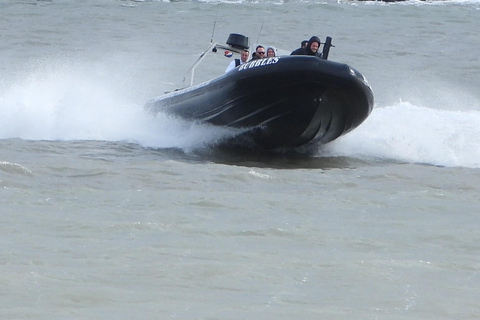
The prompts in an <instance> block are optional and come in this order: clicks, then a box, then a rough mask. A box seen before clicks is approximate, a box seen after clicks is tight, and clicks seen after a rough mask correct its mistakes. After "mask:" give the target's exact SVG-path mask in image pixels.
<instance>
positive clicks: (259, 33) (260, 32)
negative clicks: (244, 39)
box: [257, 20, 265, 44]
mask: <svg viewBox="0 0 480 320" xmlns="http://www.w3.org/2000/svg"><path fill="white" fill-rule="evenodd" d="M264 23H265V20H263V22H262V26H261V27H260V31H259V32H258V38H257V44H258V43H259V42H258V40H260V35H261V34H262V29H263V24H264Z"/></svg>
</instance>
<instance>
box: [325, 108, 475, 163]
mask: <svg viewBox="0 0 480 320" xmlns="http://www.w3.org/2000/svg"><path fill="white" fill-rule="evenodd" d="M479 122H480V112H479V111H452V110H439V109H430V108H426V107H420V106H416V105H413V104H411V103H409V102H399V103H397V104H395V105H393V106H387V107H383V108H376V109H375V110H374V111H373V112H372V114H371V115H370V117H369V118H368V119H367V120H366V121H365V122H364V123H363V124H362V125H361V126H360V127H358V128H357V129H356V130H355V131H353V132H351V133H349V134H348V135H346V136H344V137H341V138H340V139H338V140H336V141H334V142H333V143H331V144H329V145H326V146H325V147H324V148H322V152H323V153H324V154H329V155H335V156H349V157H359V158H362V157H368V158H382V159H391V160H395V161H402V162H408V163H425V164H431V165H439V166H448V167H455V166H461V167H471V168H480V141H479V140H478V136H479V135H480V127H479V126H478V123H479Z"/></svg>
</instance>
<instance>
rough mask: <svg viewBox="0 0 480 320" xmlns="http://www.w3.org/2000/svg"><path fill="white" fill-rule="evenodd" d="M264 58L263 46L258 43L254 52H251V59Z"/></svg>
mask: <svg viewBox="0 0 480 320" xmlns="http://www.w3.org/2000/svg"><path fill="white" fill-rule="evenodd" d="M263 58H265V47H264V46H260V45H258V46H257V48H256V49H255V52H254V53H253V54H252V60H257V59H263Z"/></svg>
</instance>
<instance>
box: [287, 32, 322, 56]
mask: <svg viewBox="0 0 480 320" xmlns="http://www.w3.org/2000/svg"><path fill="white" fill-rule="evenodd" d="M320 44H322V43H321V42H320V39H319V38H318V37H316V36H313V37H311V38H310V40H308V45H307V46H306V47H305V48H298V49H297V50H295V51H293V52H292V53H291V54H290V55H292V56H300V55H303V56H317V57H321V56H322V53H321V52H319V51H318V49H320Z"/></svg>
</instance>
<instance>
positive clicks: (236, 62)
mask: <svg viewBox="0 0 480 320" xmlns="http://www.w3.org/2000/svg"><path fill="white" fill-rule="evenodd" d="M249 56H250V51H248V49H244V50H243V51H242V54H241V55H240V59H234V60H233V61H232V62H230V64H229V65H228V67H227V69H226V70H225V73H227V72H228V71H230V70H233V69H235V68H236V67H238V66H239V65H241V64H244V63H245V62H247V60H248V57H249Z"/></svg>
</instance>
